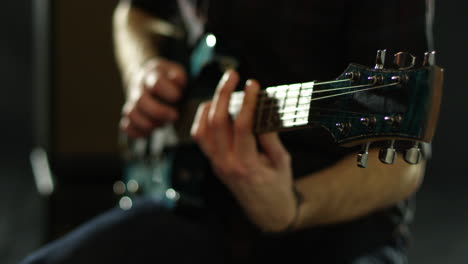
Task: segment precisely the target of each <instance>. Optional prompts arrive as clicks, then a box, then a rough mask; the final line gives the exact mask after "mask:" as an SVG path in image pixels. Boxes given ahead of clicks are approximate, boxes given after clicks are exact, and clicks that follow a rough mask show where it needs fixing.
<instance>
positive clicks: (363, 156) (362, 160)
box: [357, 142, 370, 168]
mask: <svg viewBox="0 0 468 264" xmlns="http://www.w3.org/2000/svg"><path fill="white" fill-rule="evenodd" d="M369 146H370V142H367V143H365V144H363V145H362V149H361V151H359V153H358V155H357V165H358V167H359V168H367V161H368V160H369Z"/></svg>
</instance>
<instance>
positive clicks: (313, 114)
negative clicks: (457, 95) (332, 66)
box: [114, 35, 443, 208]
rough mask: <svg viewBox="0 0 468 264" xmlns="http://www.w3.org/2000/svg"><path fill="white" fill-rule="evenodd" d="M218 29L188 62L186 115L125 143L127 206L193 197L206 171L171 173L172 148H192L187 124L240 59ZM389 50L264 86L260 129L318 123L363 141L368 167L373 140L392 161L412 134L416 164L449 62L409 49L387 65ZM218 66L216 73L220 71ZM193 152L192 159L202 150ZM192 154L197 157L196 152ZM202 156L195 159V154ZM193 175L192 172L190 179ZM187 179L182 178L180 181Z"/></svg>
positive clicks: (237, 96)
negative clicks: (338, 69) (139, 198)
mask: <svg viewBox="0 0 468 264" xmlns="http://www.w3.org/2000/svg"><path fill="white" fill-rule="evenodd" d="M216 45H217V44H216V37H215V36H213V35H206V36H204V37H203V38H202V40H201V41H200V44H199V45H198V46H197V47H196V48H195V49H194V50H193V52H192V55H191V58H190V61H189V62H188V63H189V67H188V68H189V69H190V76H191V79H192V83H191V85H190V86H189V89H187V90H186V93H187V94H186V99H184V100H182V102H183V104H182V105H181V106H180V112H181V113H182V115H181V118H180V120H179V121H177V122H176V123H175V124H171V125H167V126H165V127H162V128H160V129H157V130H156V131H155V132H154V133H153V135H152V136H151V138H148V139H140V140H135V141H132V142H131V143H129V141H127V142H126V143H127V144H126V151H125V152H124V153H125V154H126V156H125V157H126V160H125V161H126V171H125V177H124V179H123V181H119V182H117V183H116V185H114V190H115V191H116V192H117V193H118V194H120V195H122V199H121V207H123V208H124V207H128V205H131V198H132V196H134V195H138V194H143V195H150V196H152V197H154V198H155V199H158V200H160V201H161V202H162V203H164V204H165V205H167V206H168V207H171V206H173V205H174V204H175V202H176V201H177V200H178V199H180V198H181V197H182V196H185V197H189V200H191V201H193V202H194V203H201V201H198V200H197V199H198V198H197V197H196V196H197V195H196V194H197V185H198V184H199V183H200V182H201V179H199V178H198V179H197V178H196V177H195V178H194V177H191V176H190V172H186V173H185V174H186V175H185V176H184V175H183V174H184V173H181V175H179V178H181V179H174V178H171V177H172V176H171V174H172V171H173V163H174V155H176V153H177V152H181V151H188V152H189V151H191V150H190V148H189V147H187V146H190V145H192V144H193V142H192V141H191V139H190V135H189V131H190V127H191V124H192V121H193V118H194V114H195V111H196V109H197V106H198V104H199V103H200V102H202V101H203V100H205V99H207V98H209V97H210V96H211V95H212V93H213V91H212V90H209V91H207V89H206V87H210V88H213V89H214V87H216V84H217V82H218V80H219V76H221V74H222V72H223V71H224V70H226V69H227V68H231V67H234V68H235V67H237V65H238V62H237V61H236V60H235V59H233V58H231V57H229V56H224V55H222V54H221V55H220V54H218V53H217V49H216ZM385 58H386V51H385V50H379V51H377V58H376V64H375V65H374V66H373V67H366V66H363V65H358V64H354V63H351V64H349V66H348V67H347V68H346V69H345V70H344V71H343V73H342V74H341V75H340V76H338V77H337V78H336V79H333V80H328V81H323V82H317V81H312V82H306V83H295V84H285V85H280V86H274V87H268V88H266V89H264V90H262V91H261V93H260V95H259V100H258V103H257V107H256V113H255V115H254V116H255V124H254V130H255V133H264V132H268V131H278V132H281V131H285V130H291V129H301V128H305V127H313V126H320V127H323V128H324V129H326V130H327V131H328V132H329V133H330V135H331V136H332V137H333V139H334V140H335V142H336V144H339V145H342V146H345V147H353V146H357V145H361V146H362V150H361V151H360V152H359V153H357V166H359V167H361V168H366V167H367V160H368V155H369V152H368V150H369V147H370V144H371V143H373V142H377V141H386V142H388V144H387V145H386V147H384V148H383V149H382V150H381V151H380V155H379V159H380V160H381V161H382V162H383V163H386V164H392V163H393V162H394V160H395V158H396V150H395V147H394V146H395V142H396V141H408V142H411V144H410V145H411V147H409V148H408V149H407V150H406V152H405V153H404V155H403V159H404V160H405V161H406V162H408V163H410V164H417V163H418V162H419V161H420V159H421V148H420V144H421V143H424V142H425V143H430V142H431V141H432V138H433V136H434V132H435V129H436V126H437V121H438V115H439V107H440V103H441V98H442V85H443V69H442V68H440V67H438V66H437V65H436V64H435V52H426V53H425V54H424V62H423V64H422V65H420V66H419V67H416V65H415V61H416V60H415V57H414V56H413V55H411V54H409V53H406V52H399V53H397V54H395V55H394V63H393V67H392V68H386V67H384V66H385ZM215 72H217V73H215ZM242 98H243V92H242V91H236V92H234V93H233V94H232V95H231V99H230V106H229V112H230V114H231V115H232V117H233V118H235V116H236V114H237V113H238V112H239V110H240V106H241V104H242ZM199 155H200V154H199V153H195V152H194V154H193V155H192V156H190V154H187V157H189V158H188V159H192V158H193V159H195V160H196V158H197V156H199ZM192 162H193V160H192ZM195 162H196V161H195ZM184 177H185V178H189V179H185V180H184ZM181 182H182V183H181Z"/></svg>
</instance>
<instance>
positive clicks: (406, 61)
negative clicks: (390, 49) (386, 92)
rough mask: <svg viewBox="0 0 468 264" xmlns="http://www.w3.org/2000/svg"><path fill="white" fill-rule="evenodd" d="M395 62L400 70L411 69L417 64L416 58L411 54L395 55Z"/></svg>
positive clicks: (401, 53)
mask: <svg viewBox="0 0 468 264" xmlns="http://www.w3.org/2000/svg"><path fill="white" fill-rule="evenodd" d="M393 62H394V63H395V65H396V66H397V67H398V69H400V70H405V69H411V68H413V66H414V64H415V63H416V57H415V56H413V55H412V54H411V53H409V52H398V53H397V54H395V56H394V59H393Z"/></svg>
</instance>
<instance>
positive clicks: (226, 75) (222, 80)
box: [221, 71, 231, 83]
mask: <svg viewBox="0 0 468 264" xmlns="http://www.w3.org/2000/svg"><path fill="white" fill-rule="evenodd" d="M230 76H231V71H226V72H224V74H223V77H221V83H225V82H227V80H228V79H229V77H230Z"/></svg>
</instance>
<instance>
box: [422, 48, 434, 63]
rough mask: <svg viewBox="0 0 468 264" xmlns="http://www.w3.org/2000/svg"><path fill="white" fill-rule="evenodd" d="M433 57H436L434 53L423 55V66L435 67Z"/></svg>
mask: <svg viewBox="0 0 468 264" xmlns="http://www.w3.org/2000/svg"><path fill="white" fill-rule="evenodd" d="M435 56H436V52H435V51H431V52H426V53H424V61H423V66H434V65H435Z"/></svg>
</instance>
